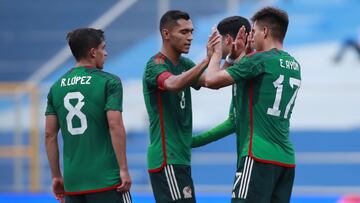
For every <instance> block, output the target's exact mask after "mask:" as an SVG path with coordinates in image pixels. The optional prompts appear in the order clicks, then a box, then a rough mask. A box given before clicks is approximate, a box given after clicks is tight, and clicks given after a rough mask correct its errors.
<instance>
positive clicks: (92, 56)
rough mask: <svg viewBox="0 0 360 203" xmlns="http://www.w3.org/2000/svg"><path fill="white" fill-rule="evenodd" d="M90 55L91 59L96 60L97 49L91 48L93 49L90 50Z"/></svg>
mask: <svg viewBox="0 0 360 203" xmlns="http://www.w3.org/2000/svg"><path fill="white" fill-rule="evenodd" d="M89 55H90V57H91V58H95V56H96V49H95V48H91V49H90V50H89Z"/></svg>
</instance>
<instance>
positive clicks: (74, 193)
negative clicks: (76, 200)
mask: <svg viewBox="0 0 360 203" xmlns="http://www.w3.org/2000/svg"><path fill="white" fill-rule="evenodd" d="M120 185H121V183H119V184H116V185H113V186H110V187H106V188H100V189H94V190H83V191H79V192H65V195H82V194H89V193H96V192H104V191H109V190H113V189H116V188H117V187H119V186H120Z"/></svg>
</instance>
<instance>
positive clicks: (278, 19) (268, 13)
mask: <svg viewBox="0 0 360 203" xmlns="http://www.w3.org/2000/svg"><path fill="white" fill-rule="evenodd" d="M251 21H252V22H255V21H256V22H257V23H259V24H261V25H262V26H267V27H269V29H270V30H271V33H272V37H273V38H275V39H278V40H280V41H281V42H283V41H284V38H285V35H286V31H287V28H288V25H289V16H288V14H287V13H286V11H283V10H281V9H278V8H274V7H265V8H263V9H261V10H259V11H258V12H256V13H255V15H254V16H253V17H252V18H251Z"/></svg>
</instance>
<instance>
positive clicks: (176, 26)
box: [143, 10, 217, 203]
mask: <svg viewBox="0 0 360 203" xmlns="http://www.w3.org/2000/svg"><path fill="white" fill-rule="evenodd" d="M193 30H194V28H193V25H192V22H191V20H190V17H189V15H188V14H187V13H186V12H183V11H178V10H170V11H168V12H166V13H165V14H164V15H163V16H162V17H161V20H160V33H161V37H162V48H161V51H160V52H159V53H157V54H156V55H154V56H153V57H151V58H150V59H149V61H148V63H147V65H146V68H145V72H144V76H143V94H144V100H145V104H146V109H147V112H148V116H149V121H150V127H149V128H150V129H149V132H150V144H149V146H148V150H147V164H148V172H149V176H150V181H151V186H152V190H153V193H154V196H155V200H156V202H157V203H163V202H164V203H168V202H195V191H194V184H193V180H192V177H191V167H190V162H191V139H192V109H191V94H190V86H192V87H194V88H195V89H198V88H199V87H198V85H197V79H198V77H199V76H200V74H201V73H202V72H203V70H204V69H205V68H206V66H207V65H208V62H209V58H208V57H205V59H204V60H203V61H202V62H200V63H199V64H197V65H195V64H194V62H192V61H191V60H190V59H188V58H185V57H182V56H181V54H182V53H188V52H189V49H190V45H191V41H192V39H193ZM214 39H215V41H216V40H217V39H216V38H214Z"/></svg>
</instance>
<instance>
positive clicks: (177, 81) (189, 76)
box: [165, 59, 209, 92]
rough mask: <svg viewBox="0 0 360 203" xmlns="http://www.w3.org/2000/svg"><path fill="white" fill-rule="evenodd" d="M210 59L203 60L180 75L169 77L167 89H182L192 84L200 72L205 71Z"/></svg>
mask: <svg viewBox="0 0 360 203" xmlns="http://www.w3.org/2000/svg"><path fill="white" fill-rule="evenodd" d="M208 63H209V60H208V59H204V60H203V61H202V62H200V63H199V64H197V65H196V66H195V67H193V68H191V69H190V70H188V71H186V72H183V73H182V74H180V75H174V76H172V77H170V78H168V79H167V80H166V81H165V87H166V89H167V90H170V91H175V92H178V91H181V90H183V89H184V88H186V87H188V86H190V85H191V84H192V83H193V82H194V81H195V80H197V79H198V77H199V76H200V74H201V73H202V72H203V71H204V69H205V68H206V66H207V65H208Z"/></svg>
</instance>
